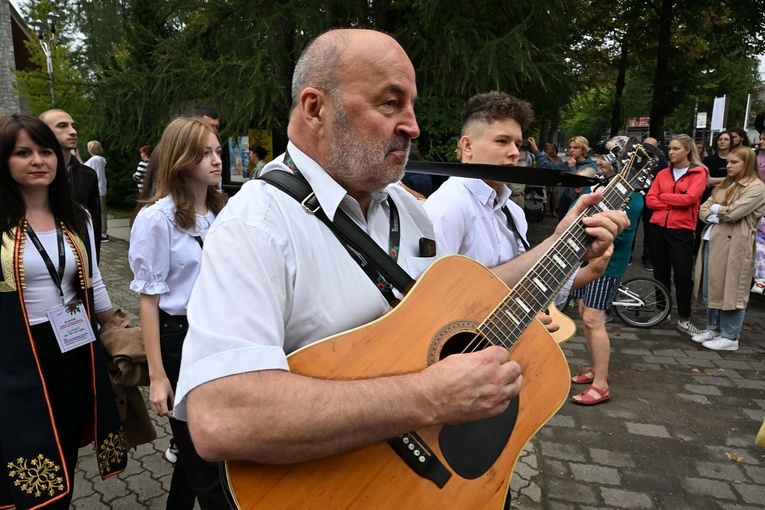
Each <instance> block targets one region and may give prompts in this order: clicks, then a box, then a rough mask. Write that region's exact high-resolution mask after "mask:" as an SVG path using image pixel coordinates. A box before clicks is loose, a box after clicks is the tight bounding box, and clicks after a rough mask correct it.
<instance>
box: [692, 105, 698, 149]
mask: <svg viewBox="0 0 765 510" xmlns="http://www.w3.org/2000/svg"><path fill="white" fill-rule="evenodd" d="M698 123H699V98H698V97H697V98H696V106H695V107H694V108H693V139H694V140H696V124H698Z"/></svg>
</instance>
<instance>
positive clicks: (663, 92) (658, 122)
mask: <svg viewBox="0 0 765 510" xmlns="http://www.w3.org/2000/svg"><path fill="white" fill-rule="evenodd" d="M673 16H674V0H662V3H661V13H660V14H659V44H658V47H657V55H656V74H655V75H654V78H653V100H652V102H651V124H650V127H649V129H648V131H649V134H650V135H651V136H653V137H654V138H656V139H657V140H659V141H660V142H663V141H664V116H665V115H666V114H667V109H668V103H669V100H668V98H669V94H670V90H669V89H670V86H669V83H670V78H669V68H670V64H671V60H670V52H671V51H672V21H673V19H672V17H673Z"/></svg>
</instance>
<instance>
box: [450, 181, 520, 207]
mask: <svg viewBox="0 0 765 510" xmlns="http://www.w3.org/2000/svg"><path fill="white" fill-rule="evenodd" d="M459 179H461V180H463V181H464V183H465V187H466V188H467V189H468V190H469V191H470V193H472V194H473V195H474V196H475V197H476V198H477V199H478V200H479V201H480V202H481V203H482V204H486V205H488V206H490V207H492V208H495V205H494V204H495V203H496V207H498V208H502V207H504V205H505V204H506V203H507V201H508V199H510V193H511V192H510V188H508V187H507V186H506V185H504V184H503V185H502V187H501V188H500V190H499V193H497V191H496V190H495V189H494V188H492V187H491V186H489V185H488V184H486V183H485V182H484V181H483V180H481V179H468V178H464V177H460V178H459Z"/></svg>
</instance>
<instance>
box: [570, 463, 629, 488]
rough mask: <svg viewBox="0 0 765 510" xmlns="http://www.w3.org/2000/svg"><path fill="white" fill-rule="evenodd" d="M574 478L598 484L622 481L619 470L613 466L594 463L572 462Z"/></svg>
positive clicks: (614, 483) (611, 483)
mask: <svg viewBox="0 0 765 510" xmlns="http://www.w3.org/2000/svg"><path fill="white" fill-rule="evenodd" d="M570 467H571V472H572V473H573V475H574V480H580V481H582V482H592V483H596V484H605V485H618V484H619V482H621V477H620V476H619V471H618V470H617V469H615V468H612V467H606V466H596V465H594V464H577V463H575V462H572V463H571V464H570Z"/></svg>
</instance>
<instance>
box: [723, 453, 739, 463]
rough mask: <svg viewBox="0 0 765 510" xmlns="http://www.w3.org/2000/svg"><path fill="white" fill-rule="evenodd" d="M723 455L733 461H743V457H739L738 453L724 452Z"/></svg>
mask: <svg viewBox="0 0 765 510" xmlns="http://www.w3.org/2000/svg"><path fill="white" fill-rule="evenodd" d="M725 456H726V457H728V458H729V459H730V460H732V461H733V462H744V457H739V456H738V455H733V454H732V453H728V452H725Z"/></svg>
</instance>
